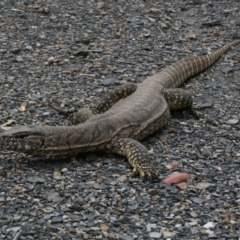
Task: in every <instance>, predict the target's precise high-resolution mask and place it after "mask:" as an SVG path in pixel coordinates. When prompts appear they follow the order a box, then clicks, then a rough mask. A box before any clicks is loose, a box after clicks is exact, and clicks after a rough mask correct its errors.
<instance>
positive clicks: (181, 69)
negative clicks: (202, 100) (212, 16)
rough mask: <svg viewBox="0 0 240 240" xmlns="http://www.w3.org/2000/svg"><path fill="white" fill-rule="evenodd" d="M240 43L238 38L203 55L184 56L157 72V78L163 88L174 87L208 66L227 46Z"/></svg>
mask: <svg viewBox="0 0 240 240" xmlns="http://www.w3.org/2000/svg"><path fill="white" fill-rule="evenodd" d="M237 44H240V39H237V40H235V41H233V42H230V43H228V44H227V45H225V46H223V47H222V48H220V49H218V50H216V51H214V52H212V53H208V54H206V55H203V56H198V57H191V58H184V59H182V60H180V61H178V62H176V63H174V64H172V65H171V66H169V67H166V68H164V69H163V71H161V72H160V73H159V74H158V79H159V81H160V82H161V84H162V85H163V86H164V87H165V88H176V87H178V86H180V85H181V84H182V83H183V82H184V81H186V80H187V79H188V78H189V77H192V76H193V75H196V74H198V73H200V72H202V71H203V70H205V69H207V68H208V67H210V66H211V65H212V64H213V63H214V62H216V60H217V59H218V58H219V57H221V55H223V54H224V53H225V52H226V51H227V50H228V49H229V48H231V47H233V46H235V45H237Z"/></svg>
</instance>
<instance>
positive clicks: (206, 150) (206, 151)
mask: <svg viewBox="0 0 240 240" xmlns="http://www.w3.org/2000/svg"><path fill="white" fill-rule="evenodd" d="M211 154H212V152H211V150H210V148H203V149H202V155H203V156H205V157H209V156H211Z"/></svg>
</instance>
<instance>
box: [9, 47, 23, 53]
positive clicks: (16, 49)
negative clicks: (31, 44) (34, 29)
mask: <svg viewBox="0 0 240 240" xmlns="http://www.w3.org/2000/svg"><path fill="white" fill-rule="evenodd" d="M20 52H21V48H18V47H15V48H12V49H10V53H14V54H17V53H20Z"/></svg>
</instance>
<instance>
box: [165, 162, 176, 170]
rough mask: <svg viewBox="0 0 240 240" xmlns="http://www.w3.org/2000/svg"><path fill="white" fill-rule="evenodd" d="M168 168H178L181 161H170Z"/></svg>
mask: <svg viewBox="0 0 240 240" xmlns="http://www.w3.org/2000/svg"><path fill="white" fill-rule="evenodd" d="M165 166H166V168H167V169H170V170H174V169H176V168H178V166H179V162H173V163H168V164H166V165H165Z"/></svg>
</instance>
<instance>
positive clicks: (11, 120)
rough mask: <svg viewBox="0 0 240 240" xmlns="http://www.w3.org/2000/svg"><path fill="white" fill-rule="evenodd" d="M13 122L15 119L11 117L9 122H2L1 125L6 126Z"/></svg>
mask: <svg viewBox="0 0 240 240" xmlns="http://www.w3.org/2000/svg"><path fill="white" fill-rule="evenodd" d="M13 122H15V120H13V119H9V120H7V122H5V123H4V124H2V125H1V127H6V126H8V125H10V124H12V123H13Z"/></svg>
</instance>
